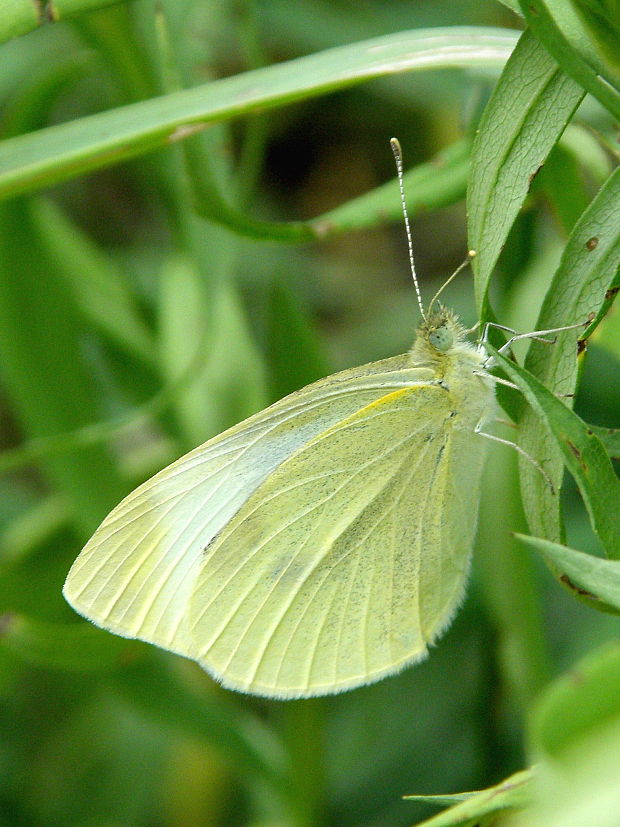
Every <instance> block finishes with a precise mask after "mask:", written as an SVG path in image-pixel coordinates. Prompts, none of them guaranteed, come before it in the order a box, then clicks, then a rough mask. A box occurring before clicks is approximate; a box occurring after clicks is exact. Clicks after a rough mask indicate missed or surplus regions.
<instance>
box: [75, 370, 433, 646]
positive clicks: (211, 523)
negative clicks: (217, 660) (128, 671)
mask: <svg viewBox="0 0 620 827" xmlns="http://www.w3.org/2000/svg"><path fill="white" fill-rule="evenodd" d="M407 365H408V357H407V356H401V357H395V358H393V359H386V360H383V361H381V362H375V363H372V364H370V365H365V366H362V367H361V368H356V369H355V370H351V371H345V372H343V373H341V374H335V375H333V376H330V377H328V378H327V379H324V380H322V381H320V382H317V383H315V384H314V385H310V386H308V387H307V388H304V389H303V390H301V391H298V392H297V393H294V394H291V395H290V396H288V397H286V398H285V399H283V400H281V401H280V402H277V403H276V404H275V405H272V406H271V407H270V408H267V409H266V410H265V411H262V412H261V413H259V414H256V415H255V416H253V417H250V418H249V419H247V420H245V421H244V422H242V423H241V424H240V425H237V426H235V427H234V428H231V429H230V430H228V431H226V432H225V433H223V434H221V435H220V436H218V437H216V438H214V439H212V440H210V441H209V442H207V443H205V444H204V445H202V446H201V447H199V448H196V449H195V450H194V451H191V452H190V453H189V454H186V455H185V456H184V457H182V458H181V459H179V460H177V461H176V462H175V463H173V464H172V465H170V466H168V467H167V468H165V469H164V470H163V471H161V472H160V473H159V474H157V475H156V476H155V477H153V478H152V479H150V480H148V481H147V482H146V483H144V484H143V485H141V486H140V487H139V488H137V489H136V490H135V491H134V492H133V493H131V494H130V495H129V496H128V497H126V498H125V499H124V500H123V501H122V502H121V503H120V504H119V505H118V506H117V507H116V508H115V509H114V510H113V511H112V512H111V513H110V515H109V516H108V517H107V518H106V519H105V520H104V521H103V523H102V524H101V526H100V527H99V529H98V530H97V531H96V533H95V534H94V535H93V537H92V538H91V539H90V541H89V542H88V543H87V545H86V546H85V548H84V550H83V551H82V553H81V554H80V556H79V557H78V558H77V560H76V562H75V563H74V565H73V567H72V568H71V571H70V572H69V575H68V577H67V581H66V583H65V588H64V594H65V597H66V598H67V600H68V601H69V603H71V605H72V606H73V607H74V608H75V609H76V610H77V611H78V612H80V613H81V614H82V615H84V616H85V617H87V618H89V619H90V620H92V621H94V622H95V623H97V624H99V625H100V626H103V627H104V628H107V629H110V630H111V631H114V632H116V633H118V634H121V635H124V636H126V637H136V638H140V639H142V640H146V641H149V642H151V643H156V644H158V645H160V646H163V647H164V648H167V649H171V650H173V651H176V652H179V653H181V654H186V655H189V656H194V654H195V650H194V644H193V641H192V638H191V637H190V635H189V633H188V626H187V613H188V601H189V598H190V596H191V594H192V590H193V588H194V583H195V579H196V575H197V572H198V569H199V564H200V561H201V555H202V553H203V551H204V549H205V548H206V547H207V546H208V545H209V543H210V542H211V541H212V539H213V537H215V535H216V534H217V533H218V532H219V531H220V530H221V529H222V527H223V526H225V525H226V523H228V521H229V520H231V519H232V518H233V517H234V515H235V514H236V513H237V512H238V510H239V509H240V508H241V506H242V505H243V504H244V503H245V502H246V500H247V499H248V497H249V496H251V494H252V492H253V491H255V490H256V488H257V487H258V486H259V485H260V484H261V483H262V482H263V481H264V480H265V479H266V478H267V477H268V476H269V474H271V473H272V471H273V470H274V469H275V468H277V467H278V465H280V463H282V462H283V461H284V460H285V459H286V458H287V457H288V456H290V455H291V454H292V453H293V452H295V451H296V450H297V449H298V448H299V447H300V446H301V445H303V444H304V443H305V442H307V441H308V440H311V439H312V438H313V437H315V436H316V435H317V434H320V433H321V432H323V431H324V430H325V429H327V428H329V427H330V426H331V425H332V424H333V423H335V422H338V421H339V420H341V419H343V418H345V417H347V416H349V415H350V414H351V413H353V412H354V411H356V410H358V409H359V407H361V406H363V405H366V404H368V403H370V402H372V401H373V400H374V399H377V398H378V397H380V396H383V395H384V394H385V393H386V392H390V391H392V390H394V389H397V388H401V387H403V386H404V385H406V384H411V383H412V382H415V381H418V380H419V379H420V378H423V377H424V376H425V375H426V373H427V371H424V370H420V369H412V368H409V367H408V366H407Z"/></svg>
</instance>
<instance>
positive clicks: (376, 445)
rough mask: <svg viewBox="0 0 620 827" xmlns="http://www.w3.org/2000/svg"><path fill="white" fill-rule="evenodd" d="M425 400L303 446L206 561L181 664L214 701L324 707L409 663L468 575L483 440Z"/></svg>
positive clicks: (446, 615)
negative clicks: (221, 696)
mask: <svg viewBox="0 0 620 827" xmlns="http://www.w3.org/2000/svg"><path fill="white" fill-rule="evenodd" d="M452 407H453V400H452V398H451V396H450V394H449V393H448V392H447V391H446V390H445V389H444V388H442V387H440V386H439V385H437V384H418V385H416V386H413V387H408V388H401V389H398V390H395V391H393V392H391V393H389V394H386V395H384V396H383V397H382V398H380V399H377V400H374V401H373V402H371V403H369V404H367V405H366V406H364V407H362V406H360V407H359V409H358V410H357V411H355V412H354V413H352V414H350V415H349V416H348V417H346V418H343V419H341V420H339V421H338V422H336V423H335V424H334V425H333V426H331V427H330V428H329V429H328V430H326V431H322V432H320V433H318V434H317V435H316V436H315V437H313V439H312V440H310V441H309V442H307V443H305V444H304V445H302V446H301V447H300V448H298V449H297V451H296V452H295V453H294V454H293V455H292V456H290V457H289V458H288V459H287V460H286V461H285V462H283V463H282V464H281V465H279V466H278V468H277V469H275V470H274V471H273V473H271V474H270V475H269V477H268V478H266V479H265V481H264V482H263V483H262V484H261V485H259V486H258V487H257V488H256V490H255V491H254V493H253V494H252V495H251V496H250V497H249V498H248V500H247V501H246V502H245V504H244V505H243V507H242V508H241V509H240V510H239V511H238V512H237V513H236V515H235V517H234V518H233V519H232V520H230V521H229V522H228V523H227V525H226V526H225V527H224V528H223V529H222V531H221V533H220V534H219V535H218V536H217V537H216V538H215V539H214V540H213V542H212V543H211V545H210V546H209V547H208V548H207V549H206V551H205V558H204V562H203V563H202V565H201V567H200V572H199V575H198V578H197V580H196V584H195V588H194V591H193V594H192V597H191V601H190V634H191V636H192V637H193V640H194V645H193V651H192V655H193V657H195V658H196V659H197V660H199V662H200V663H201V665H202V666H203V667H204V668H206V669H207V670H208V671H210V672H211V673H212V674H213V675H214V676H215V677H216V678H218V679H220V680H221V681H222V682H223V683H224V684H225V685H226V686H230V687H232V688H236V689H240V690H243V691H249V692H254V693H258V694H264V695H268V696H275V697H283V698H284V697H304V696H311V695H321V694H326V693H330V692H337V691H340V690H343V689H347V688H351V687H354V686H357V685H360V684H364V683H369V682H371V681H373V680H377V679H378V678H380V677H382V676H383V675H387V674H389V673H391V672H395V671H397V670H399V669H400V668H402V667H403V666H405V665H406V664H408V663H411V662H413V661H416V660H419V659H420V658H422V657H424V655H425V653H426V650H427V645H428V644H429V643H430V642H432V641H433V640H434V639H435V638H436V637H437V635H438V634H439V633H440V632H441V631H442V630H443V628H444V627H445V626H446V625H447V623H448V622H449V621H450V619H451V617H452V615H453V613H454V611H455V609H456V607H457V605H458V602H459V600H460V599H461V595H462V593H463V587H464V583H465V579H466V575H467V570H468V565H469V556H470V550H471V546H472V543H473V539H474V534H475V527H476V513H477V504H478V489H479V482H480V476H481V469H482V462H483V452H484V445H483V443H484V440H482V439H479V438H477V437H476V436H475V435H474V434H473V426H472V428H471V429H462V428H454V427H453V426H452V424H451V423H452V417H453V414H454V411H453V410H452Z"/></svg>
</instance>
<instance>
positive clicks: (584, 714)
mask: <svg viewBox="0 0 620 827" xmlns="http://www.w3.org/2000/svg"><path fill="white" fill-rule="evenodd" d="M529 729H530V737H529V741H530V753H531V758H532V759H533V760H535V761H536V762H537V768H536V770H537V771H536V779H535V786H534V793H535V797H534V801H533V803H532V806H531V807H530V808H528V809H527V811H526V812H525V813H524V814H523V815H522V816H521V817H519V816H518V817H517V818H516V819H515V821H514V824H515V827H567V825H575V827H577V825H579V827H580V826H581V825H596V827H615V825H616V824H617V823H618V812H620V786H619V785H618V776H619V773H620V647H619V646H618V644H617V643H613V644H607V645H606V646H604V647H602V648H601V649H599V650H598V651H596V652H594V653H591V654H589V655H588V656H587V657H586V658H584V659H583V660H582V661H581V662H580V663H578V664H577V665H576V666H574V667H573V668H572V669H570V670H569V671H568V672H567V673H566V674H565V675H564V676H563V677H561V678H560V679H559V680H557V681H555V682H554V683H553V684H552V685H551V686H550V687H549V688H548V689H547V690H546V692H545V693H544V694H543V695H542V696H541V698H540V699H539V701H538V703H537V704H536V706H535V707H534V709H533V714H532V716H531V720H530V727H529ZM511 824H512V822H511Z"/></svg>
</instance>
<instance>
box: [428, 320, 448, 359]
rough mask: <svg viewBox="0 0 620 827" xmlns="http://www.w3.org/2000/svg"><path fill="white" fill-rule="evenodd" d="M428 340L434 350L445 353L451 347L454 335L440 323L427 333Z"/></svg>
mask: <svg viewBox="0 0 620 827" xmlns="http://www.w3.org/2000/svg"><path fill="white" fill-rule="evenodd" d="M428 341H429V342H430V343H431V344H432V346H433V347H434V348H435V349H436V350H439V351H441V352H442V353H445V352H446V351H447V350H449V349H450V348H451V347H452V345H453V343H454V336H453V335H452V331H451V330H450V329H449V328H448V327H446V325H441V327H437V328H435V330H432V331H431V332H430V333H429V334H428Z"/></svg>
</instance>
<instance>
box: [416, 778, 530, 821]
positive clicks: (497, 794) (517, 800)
mask: <svg viewBox="0 0 620 827" xmlns="http://www.w3.org/2000/svg"><path fill="white" fill-rule="evenodd" d="M533 778H534V774H533V770H532V769H527V770H521V771H520V772H516V773H514V775H511V776H509V777H508V778H505V779H504V780H503V781H501V782H500V783H499V784H495V785H494V786H493V787H488V788H487V789H486V790H477V791H476V792H471V793H460V794H458V795H451V796H446V795H406V796H404V797H405V799H406V800H408V801H424V802H426V803H429V804H454V806H452V807H450V809H448V810H444V811H443V812H442V813H439V815H436V816H433V817H432V818H429V819H427V820H426V821H422V822H420V824H419V826H418V827H457V825H460V827H476V825H485V824H490V823H491V822H493V823H495V819H497V817H498V815H500V814H506V813H507V812H510V811H514V810H520V809H522V808H523V807H525V806H527V805H528V804H529V802H530V800H531V798H532V782H533Z"/></svg>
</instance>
